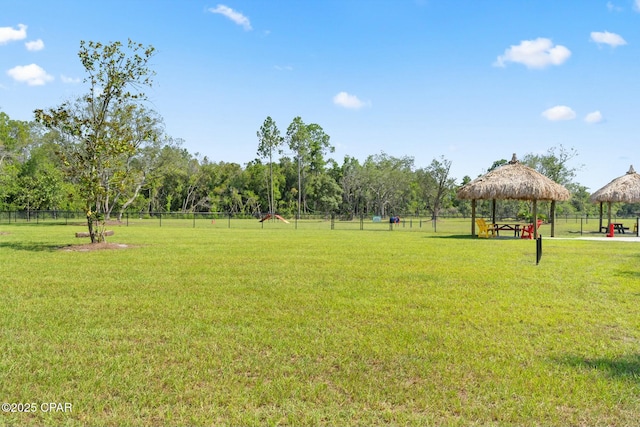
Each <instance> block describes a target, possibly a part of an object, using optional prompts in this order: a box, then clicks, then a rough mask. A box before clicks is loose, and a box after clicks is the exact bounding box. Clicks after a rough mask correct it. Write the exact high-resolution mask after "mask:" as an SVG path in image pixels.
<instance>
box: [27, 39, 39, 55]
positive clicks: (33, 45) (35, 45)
mask: <svg viewBox="0 0 640 427" xmlns="http://www.w3.org/2000/svg"><path fill="white" fill-rule="evenodd" d="M24 45H25V46H26V48H27V50H30V51H32V52H36V51H38V50H42V49H44V42H43V41H42V40H41V39H38V40H34V41H31V42H26V43H25V44H24Z"/></svg>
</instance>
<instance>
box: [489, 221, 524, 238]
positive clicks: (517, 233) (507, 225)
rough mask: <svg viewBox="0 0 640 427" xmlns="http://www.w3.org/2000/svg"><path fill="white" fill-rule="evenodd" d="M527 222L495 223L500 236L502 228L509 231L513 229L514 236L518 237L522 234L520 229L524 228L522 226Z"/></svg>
mask: <svg viewBox="0 0 640 427" xmlns="http://www.w3.org/2000/svg"><path fill="white" fill-rule="evenodd" d="M525 225H526V224H520V223H518V224H513V223H505V224H495V230H496V233H497V234H498V236H499V235H500V230H503V231H504V230H509V231H513V237H518V236H520V230H522V227H523V226H525Z"/></svg>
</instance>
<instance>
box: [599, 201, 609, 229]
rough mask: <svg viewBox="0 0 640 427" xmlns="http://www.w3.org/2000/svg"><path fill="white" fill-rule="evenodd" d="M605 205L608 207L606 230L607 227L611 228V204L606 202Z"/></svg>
mask: <svg viewBox="0 0 640 427" xmlns="http://www.w3.org/2000/svg"><path fill="white" fill-rule="evenodd" d="M607 205H609V206H608V208H609V212H608V216H609V222H607V229H608V227H611V202H607ZM601 230H602V229H601Z"/></svg>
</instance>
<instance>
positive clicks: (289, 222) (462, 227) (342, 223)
mask: <svg viewBox="0 0 640 427" xmlns="http://www.w3.org/2000/svg"><path fill="white" fill-rule="evenodd" d="M503 220H505V219H503V218H500V219H499V221H503ZM511 220H513V219H511ZM603 221H604V224H605V225H606V222H607V220H606V218H605V219H603ZM613 221H614V222H617V223H623V224H624V225H625V226H626V227H628V228H629V234H631V233H632V231H634V228H637V219H636V217H620V216H616V217H614V218H613ZM0 224H24V225H46V224H51V225H53V224H57V225H69V226H76V227H79V228H81V229H84V228H86V215H85V213H84V212H81V211H0ZM470 224H471V219H470V218H469V217H466V218H465V217H462V216H439V217H438V218H436V219H432V218H430V217H427V216H418V215H401V216H400V217H399V220H398V221H397V222H392V221H391V220H390V217H380V216H375V215H371V216H369V215H367V216H359V217H341V216H337V215H331V214H319V215H303V216H302V217H301V218H295V217H293V218H282V217H275V216H274V217H271V218H268V219H264V218H262V217H254V216H251V215H235V214H231V213H227V212H196V213H184V212H154V213H145V214H140V213H134V212H125V213H124V214H123V215H122V216H121V217H120V218H117V217H112V218H111V219H109V220H108V221H107V225H108V227H142V226H144V227H174V228H203V229H204V228H208V229H222V228H226V229H296V230H297V229H324V230H375V231H423V232H433V233H448V234H469V233H470V228H471V227H470ZM545 227H547V229H548V227H549V225H548V224H545V225H543V228H542V233H543V234H545V233H544V230H545ZM555 229H556V235H562V234H565V235H577V234H580V235H582V234H588V233H601V232H602V230H601V229H600V219H599V217H598V216H596V217H594V216H588V215H586V216H582V215H562V216H557V217H556V224H555ZM634 234H635V233H634Z"/></svg>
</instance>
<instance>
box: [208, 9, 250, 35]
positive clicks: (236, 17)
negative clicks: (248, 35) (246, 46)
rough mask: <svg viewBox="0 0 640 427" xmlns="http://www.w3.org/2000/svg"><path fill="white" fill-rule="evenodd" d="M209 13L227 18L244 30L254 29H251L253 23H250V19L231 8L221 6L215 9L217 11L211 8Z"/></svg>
mask: <svg viewBox="0 0 640 427" xmlns="http://www.w3.org/2000/svg"><path fill="white" fill-rule="evenodd" d="M209 12H211V13H217V14H220V15H222V16H226V17H227V18H229V19H231V20H232V21H233V22H235V23H236V24H238V25H240V26H242V28H244V29H245V30H246V31H251V30H252V29H253V28H251V22H250V21H249V18H247V17H246V16H244V15H243V14H242V13H240V12H236V11H235V10H233V9H231V8H230V7H229V6H225V5H223V4H219V5H217V6H216V7H215V9H214V8H210V9H209Z"/></svg>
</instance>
